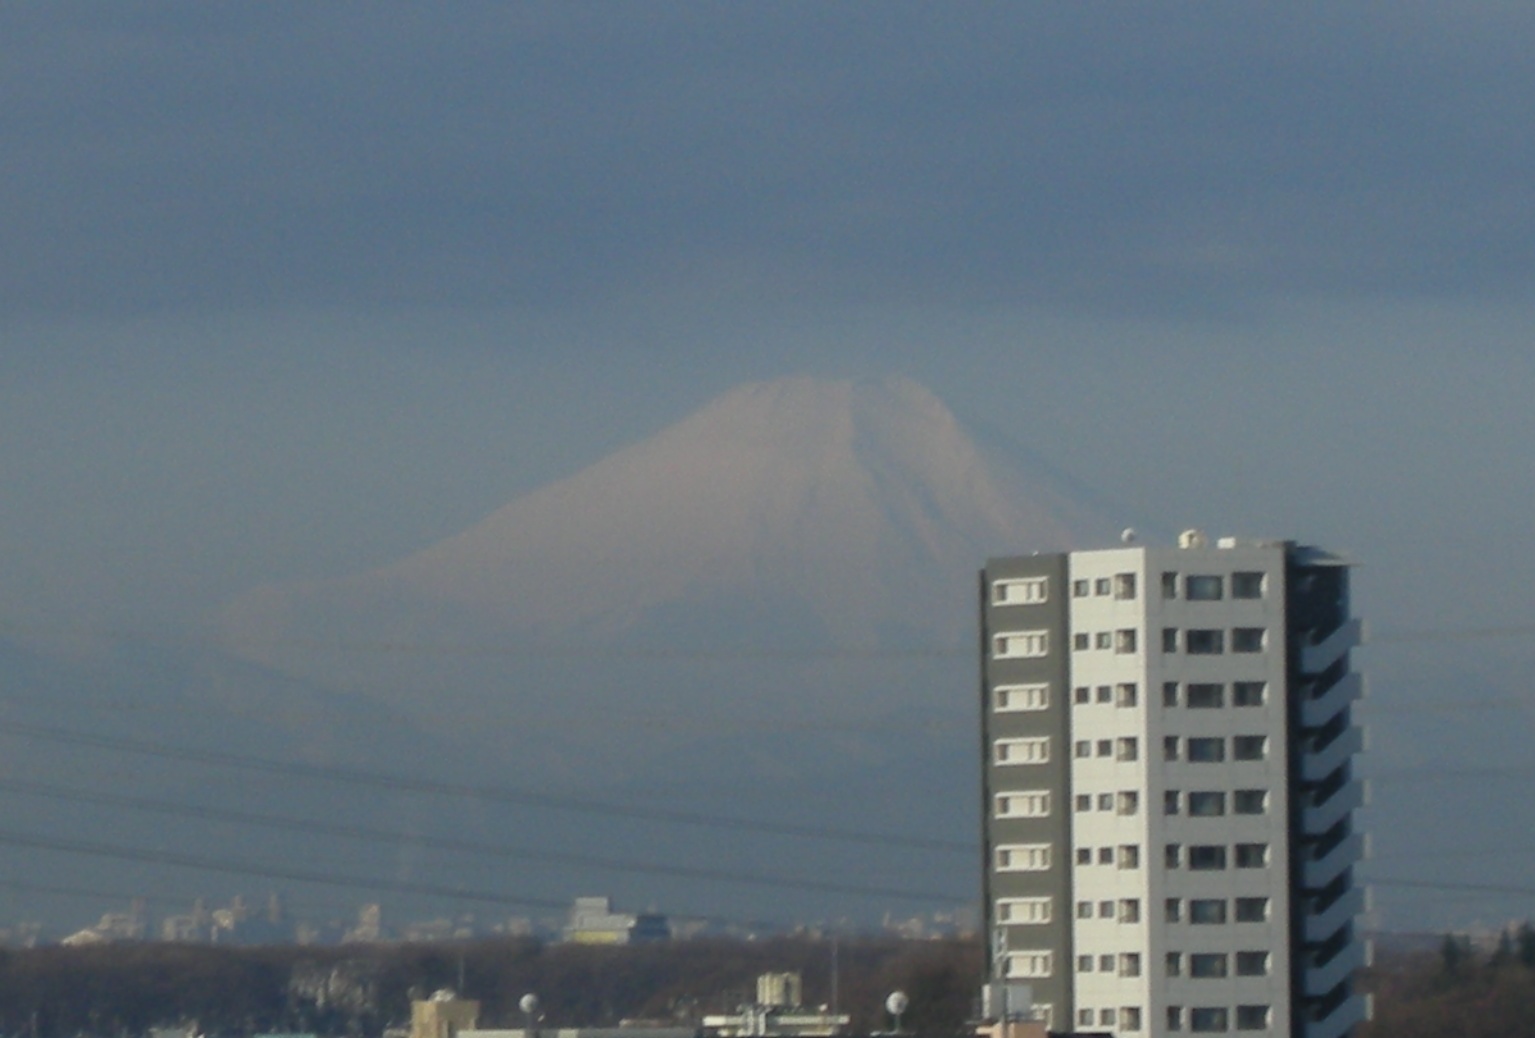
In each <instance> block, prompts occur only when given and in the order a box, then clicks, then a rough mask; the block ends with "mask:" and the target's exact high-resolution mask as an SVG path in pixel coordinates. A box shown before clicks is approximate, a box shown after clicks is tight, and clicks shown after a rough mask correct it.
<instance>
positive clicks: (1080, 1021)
mask: <svg viewBox="0 0 1535 1038" xmlns="http://www.w3.org/2000/svg"><path fill="white" fill-rule="evenodd" d="M1077 1025H1078V1026H1079V1027H1091V1026H1093V1011H1092V1010H1091V1009H1078V1010H1077Z"/></svg>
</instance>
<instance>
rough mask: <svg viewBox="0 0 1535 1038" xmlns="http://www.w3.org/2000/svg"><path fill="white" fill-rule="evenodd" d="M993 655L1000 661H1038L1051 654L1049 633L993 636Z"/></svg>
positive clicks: (1034, 632) (1011, 632)
mask: <svg viewBox="0 0 1535 1038" xmlns="http://www.w3.org/2000/svg"><path fill="white" fill-rule="evenodd" d="M991 654H992V656H993V657H994V658H996V659H999V660H1028V659H1038V658H1039V657H1041V656H1048V655H1049V654H1050V632H1049V631H1005V632H1003V633H1001V634H997V635H993V636H992V639H991Z"/></svg>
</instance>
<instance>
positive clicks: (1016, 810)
mask: <svg viewBox="0 0 1535 1038" xmlns="http://www.w3.org/2000/svg"><path fill="white" fill-rule="evenodd" d="M997 817H998V818H1048V817H1050V794H1049V792H1047V791H1045V790H1039V791H1035V792H1029V793H998V794H997Z"/></svg>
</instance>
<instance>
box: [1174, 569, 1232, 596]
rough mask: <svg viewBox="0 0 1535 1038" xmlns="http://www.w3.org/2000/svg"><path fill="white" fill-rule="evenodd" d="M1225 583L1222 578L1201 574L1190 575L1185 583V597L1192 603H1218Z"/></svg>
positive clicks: (1185, 579)
mask: <svg viewBox="0 0 1535 1038" xmlns="http://www.w3.org/2000/svg"><path fill="white" fill-rule="evenodd" d="M1224 584H1225V581H1223V580H1221V578H1220V577H1217V576H1213V575H1208V574H1199V575H1197V576H1196V575H1194V574H1190V575H1189V576H1187V577H1185V578H1184V581H1183V595H1184V597H1185V598H1187V599H1188V600H1189V601H1190V602H1217V601H1219V600H1220V598H1221V589H1222V587H1223V586H1224Z"/></svg>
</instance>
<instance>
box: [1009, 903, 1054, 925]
mask: <svg viewBox="0 0 1535 1038" xmlns="http://www.w3.org/2000/svg"><path fill="white" fill-rule="evenodd" d="M1050 904H1051V902H1050V899H1049V898H1048V897H1005V898H1001V899H1000V900H998V901H997V921H998V922H1000V923H1016V924H1018V925H1021V926H1030V925H1037V924H1040V923H1048V922H1049V921H1050V916H1051V911H1050Z"/></svg>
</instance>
